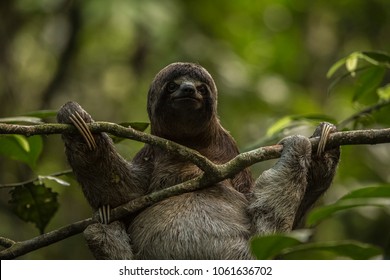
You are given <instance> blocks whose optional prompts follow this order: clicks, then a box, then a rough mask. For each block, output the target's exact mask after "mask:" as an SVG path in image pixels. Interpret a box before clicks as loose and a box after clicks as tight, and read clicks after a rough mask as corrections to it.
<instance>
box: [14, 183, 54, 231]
mask: <svg viewBox="0 0 390 280" xmlns="http://www.w3.org/2000/svg"><path fill="white" fill-rule="evenodd" d="M10 193H11V200H10V201H9V203H10V204H11V208H12V211H13V212H14V213H15V214H16V215H17V216H18V217H19V218H20V219H22V220H23V221H25V222H31V223H34V224H35V226H36V227H37V228H38V229H39V232H40V233H41V234H42V233H43V232H44V230H45V228H46V226H47V224H48V223H49V221H50V220H51V219H52V217H53V215H54V214H55V212H56V211H57V209H58V207H59V204H58V201H57V195H58V194H57V193H55V192H53V191H52V190H51V189H50V188H47V187H45V185H44V184H38V185H34V184H33V183H30V184H27V185H24V186H19V187H16V188H14V189H13V190H11V191H10Z"/></svg>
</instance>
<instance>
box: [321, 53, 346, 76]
mask: <svg viewBox="0 0 390 280" xmlns="http://www.w3.org/2000/svg"><path fill="white" fill-rule="evenodd" d="M347 59H348V57H344V58H342V59H340V60H338V61H337V62H336V63H334V64H333V65H332V67H330V69H329V71H328V73H326V77H327V78H330V77H332V76H333V75H334V74H335V73H336V72H337V70H339V69H340V68H341V67H342V66H343V65H344V64H345V62H346V61H347Z"/></svg>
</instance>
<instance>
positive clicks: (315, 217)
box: [306, 199, 387, 227]
mask: <svg viewBox="0 0 390 280" xmlns="http://www.w3.org/2000/svg"><path fill="white" fill-rule="evenodd" d="M363 206H376V207H383V206H387V204H384V203H383V202H381V201H374V202H372V201H369V200H363V201H362V200H361V199H360V200H356V201H353V200H350V201H348V203H343V201H341V202H337V203H335V204H331V205H327V206H323V207H318V208H315V209H313V210H312V211H311V212H310V213H309V214H308V216H307V219H306V224H307V226H309V227H310V226H313V225H315V224H316V223H318V222H320V221H322V220H324V219H326V218H329V217H330V216H332V215H334V214H335V213H337V212H340V211H343V210H347V209H351V208H356V207H363Z"/></svg>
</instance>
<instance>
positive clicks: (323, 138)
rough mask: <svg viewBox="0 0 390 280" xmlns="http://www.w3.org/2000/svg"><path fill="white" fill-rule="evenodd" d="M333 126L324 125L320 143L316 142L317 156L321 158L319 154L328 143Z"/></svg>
mask: <svg viewBox="0 0 390 280" xmlns="http://www.w3.org/2000/svg"><path fill="white" fill-rule="evenodd" d="M333 128H334V127H333V125H331V124H328V123H325V124H324V126H323V127H322V130H321V135H320V141H319V142H318V147H317V156H321V154H322V153H323V152H324V151H325V146H326V143H327V142H328V139H329V136H330V134H331V133H332V130H333Z"/></svg>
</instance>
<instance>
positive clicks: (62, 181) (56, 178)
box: [38, 176, 70, 187]
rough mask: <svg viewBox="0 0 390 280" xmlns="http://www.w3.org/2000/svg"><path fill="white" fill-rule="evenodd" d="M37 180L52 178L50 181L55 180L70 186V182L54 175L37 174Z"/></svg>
mask: <svg viewBox="0 0 390 280" xmlns="http://www.w3.org/2000/svg"><path fill="white" fill-rule="evenodd" d="M38 178H39V180H41V181H42V180H52V181H55V182H56V183H58V184H60V185H62V186H66V187H67V186H70V184H69V183H68V182H67V181H65V180H62V179H60V178H58V177H55V176H38Z"/></svg>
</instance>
